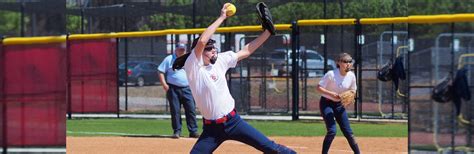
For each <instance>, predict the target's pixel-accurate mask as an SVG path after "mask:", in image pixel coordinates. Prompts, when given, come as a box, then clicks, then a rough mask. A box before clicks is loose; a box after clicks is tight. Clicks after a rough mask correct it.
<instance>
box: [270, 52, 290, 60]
mask: <svg viewBox="0 0 474 154" xmlns="http://www.w3.org/2000/svg"><path fill="white" fill-rule="evenodd" d="M285 56H286V53H284V52H275V53H273V54H272V55H271V58H272V59H285Z"/></svg>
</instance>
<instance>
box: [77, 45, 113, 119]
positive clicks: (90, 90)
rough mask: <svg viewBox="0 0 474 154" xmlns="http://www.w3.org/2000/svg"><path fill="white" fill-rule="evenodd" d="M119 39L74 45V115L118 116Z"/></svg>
mask: <svg viewBox="0 0 474 154" xmlns="http://www.w3.org/2000/svg"><path fill="white" fill-rule="evenodd" d="M116 45H117V43H116V41H115V39H100V40H74V41H70V49H69V50H70V60H71V63H70V67H71V69H70V71H71V111H72V112H73V113H110V112H113V113H117V112H118V108H117V101H118V100H117V97H118V96H117V86H118V85H117V69H118V68H117V64H116V62H117V52H116Z"/></svg>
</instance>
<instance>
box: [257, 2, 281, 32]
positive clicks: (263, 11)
mask: <svg viewBox="0 0 474 154" xmlns="http://www.w3.org/2000/svg"><path fill="white" fill-rule="evenodd" d="M256 7H257V14H258V16H259V18H260V22H261V23H262V27H263V28H264V29H266V30H268V31H269V32H270V33H271V34H272V35H275V34H276V33H275V26H274V25H273V18H272V14H271V13H270V10H269V9H268V7H267V5H266V4H265V3H263V2H259V3H257V6H256Z"/></svg>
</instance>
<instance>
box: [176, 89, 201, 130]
mask: <svg viewBox="0 0 474 154" xmlns="http://www.w3.org/2000/svg"><path fill="white" fill-rule="evenodd" d="M180 98H181V100H180V101H181V102H182V103H183V107H184V113H185V115H186V123H187V125H188V130H189V133H197V131H198V126H197V123H196V106H195V104H194V99H193V95H192V94H191V89H189V87H187V88H182V89H181V97H180Z"/></svg>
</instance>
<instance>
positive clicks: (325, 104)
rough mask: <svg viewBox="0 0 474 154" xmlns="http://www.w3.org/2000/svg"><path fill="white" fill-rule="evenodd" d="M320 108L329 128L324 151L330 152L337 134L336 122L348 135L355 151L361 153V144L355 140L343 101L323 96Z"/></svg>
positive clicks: (345, 134)
mask: <svg viewBox="0 0 474 154" xmlns="http://www.w3.org/2000/svg"><path fill="white" fill-rule="evenodd" d="M319 108H320V110H321V115H322V116H323V119H324V123H325V124H326V130H327V134H326V136H325V137H324V142H323V151H322V153H323V154H326V153H328V151H329V147H331V143H332V140H334V137H335V136H336V130H337V128H336V122H337V123H338V124H339V127H340V128H341V131H342V133H343V134H344V136H345V137H346V139H347V141H348V142H349V145H350V146H351V149H352V150H353V151H354V153H356V154H358V153H360V151H359V146H358V145H357V142H356V141H355V137H354V135H353V133H352V129H351V126H350V124H349V118H348V117H347V113H346V109H345V108H344V106H342V104H341V102H333V101H331V100H330V99H327V98H324V97H321V100H320V101H319ZM334 119H335V120H334Z"/></svg>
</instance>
